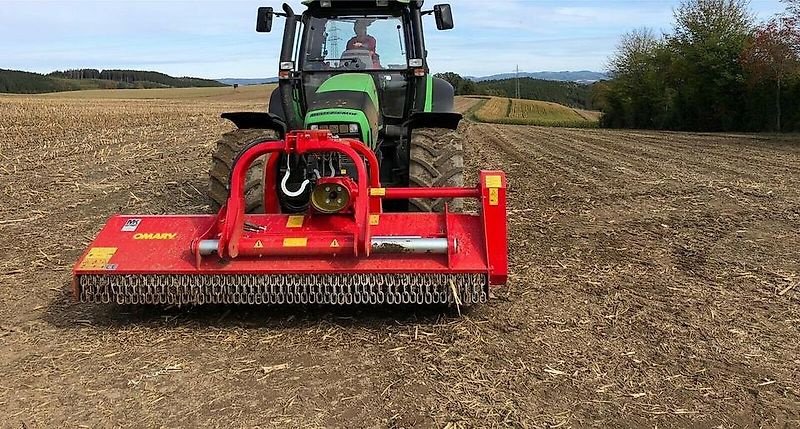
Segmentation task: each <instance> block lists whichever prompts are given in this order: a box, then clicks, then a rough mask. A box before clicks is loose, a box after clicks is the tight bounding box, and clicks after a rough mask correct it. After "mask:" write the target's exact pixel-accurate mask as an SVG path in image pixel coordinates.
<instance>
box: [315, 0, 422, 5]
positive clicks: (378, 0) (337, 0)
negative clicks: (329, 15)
mask: <svg viewBox="0 0 800 429" xmlns="http://www.w3.org/2000/svg"><path fill="white" fill-rule="evenodd" d="M320 1H321V0H303V4H304V5H306V6H308V5H311V4H313V3H320ZM328 1H330V3H331V7H333V6H334V4H335V3H344V2H345V1H342V0H328ZM350 2H352V0H350ZM360 3H364V4H365V6H367V5H369V3H375V5H378V3H404V4H408V3H411V0H361V2H360Z"/></svg>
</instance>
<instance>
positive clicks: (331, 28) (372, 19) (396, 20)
mask: <svg viewBox="0 0 800 429" xmlns="http://www.w3.org/2000/svg"><path fill="white" fill-rule="evenodd" d="M310 24H311V29H310V30H311V31H310V32H309V39H308V40H307V41H306V52H305V53H304V54H305V58H304V60H305V61H304V65H305V67H304V69H305V70H306V71H314V70H359V71H363V70H399V69H406V68H407V65H406V64H407V60H406V51H405V46H404V44H403V34H404V33H403V21H402V19H401V18H400V17H395V16H369V17H358V16H352V17H333V18H317V17H312V18H311V21H310Z"/></svg>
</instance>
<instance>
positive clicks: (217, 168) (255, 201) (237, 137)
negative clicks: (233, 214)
mask: <svg viewBox="0 0 800 429" xmlns="http://www.w3.org/2000/svg"><path fill="white" fill-rule="evenodd" d="M276 138H278V135H277V133H275V131H272V130H263V129H246V130H233V131H230V132H227V133H225V134H223V135H222V138H220V139H219V141H217V147H216V148H215V150H214V153H213V154H212V155H211V170H209V172H208V196H209V199H210V200H211V209H212V210H214V211H215V212H216V211H218V210H219V209H220V207H222V205H223V204H225V201H227V199H228V186H229V183H228V182H229V180H230V177H231V170H232V169H233V160H234V159H236V156H237V155H239V152H241V151H242V149H243V148H244V147H245V146H247V145H248V144H250V143H252V142H254V141H256V140H272V139H276ZM266 159H267V157H266V156H262V157H259V158H257V159H256V160H255V161H253V164H252V165H250V168H249V169H248V170H247V181H246V183H245V202H246V204H247V205H246V207H247V213H263V212H264V167H265V165H266Z"/></svg>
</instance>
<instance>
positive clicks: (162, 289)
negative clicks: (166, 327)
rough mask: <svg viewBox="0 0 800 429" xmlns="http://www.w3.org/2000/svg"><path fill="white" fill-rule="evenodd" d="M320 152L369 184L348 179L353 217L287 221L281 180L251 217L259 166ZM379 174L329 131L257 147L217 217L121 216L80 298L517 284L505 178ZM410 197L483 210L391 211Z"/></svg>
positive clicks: (355, 293)
mask: <svg viewBox="0 0 800 429" xmlns="http://www.w3.org/2000/svg"><path fill="white" fill-rule="evenodd" d="M308 152H337V153H339V154H341V155H344V156H347V157H349V158H350V159H352V160H353V161H354V163H355V165H356V170H357V181H355V182H353V181H352V180H350V179H348V178H341V179H342V181H341V182H336V183H338V184H341V185H342V186H343V187H345V188H347V191H348V193H349V197H350V200H351V203H350V205H349V206H348V208H347V209H345V210H343V211H342V212H340V213H336V214H324V213H319V212H314V211H313V209H312V210H310V211H309V212H308V213H306V214H304V215H287V214H281V213H280V212H279V205H278V202H277V201H276V200H275V197H274V196H275V195H276V193H275V192H274V189H273V190H272V191H271V190H270V189H269V187H273V188H274V187H275V186H276V184H275V183H268V186H267V188H268V189H267V190H266V195H265V198H267V200H266V202H267V204H265V207H266V208H267V213H265V214H245V200H244V188H245V179H246V172H247V169H248V168H249V167H250V164H251V163H252V162H253V161H254V160H256V159H257V158H259V157H261V156H264V155H268V156H269V155H275V154H279V153H284V154H298V155H300V154H304V153H308ZM277 158H279V157H278V156H269V159H270V160H274V159H277ZM270 164H274V162H273V163H270ZM377 169H378V161H377V159H376V157H375V155H374V153H373V152H372V151H371V150H370V149H369V148H368V147H367V146H365V145H364V144H363V143H361V142H359V141H357V140H352V139H339V138H335V137H334V136H332V135H331V134H330V133H329V132H328V131H326V130H319V131H296V132H291V133H289V134H287V135H286V138H285V139H284V140H282V141H264V142H258V143H255V144H252V145H250V146H249V147H248V148H247V149H246V150H245V151H243V152H242V153H241V154H240V156H239V157H238V158H237V160H236V163H235V165H234V168H233V171H232V174H231V182H230V183H231V188H230V194H229V197H228V202H227V204H226V205H225V206H223V207H222V208H221V209H220V211H219V213H218V214H217V215H170V216H125V215H116V216H113V217H112V218H111V219H110V220H109V222H108V223H107V224H106V226H105V227H104V228H103V230H102V231H100V233H99V234H98V236H97V238H96V239H95V240H94V241H93V243H92V244H91V246H90V247H89V249H88V250H87V251H86V252H85V253H84V254H83V256H82V257H81V258H80V259H79V260H78V262H77V264H76V265H75V267H74V269H73V293H74V296H75V298H76V299H78V300H80V301H89V302H118V303H170V304H198V303H200V304H202V303H207V302H219V303H229V302H230V303H272V302H276V303H279V302H281V301H282V302H297V303H300V302H316V303H377V302H381V300H384V298H382V297H383V296H384V291H383V290H382V289H384V288H386V287H390V288H394V287H395V286H396V287H397V288H398V289H396V290H395V289H392V291H385V292H387V293H388V295H391V296H392V297H393V298H391V299H390V298H386V299H385V302H389V303H392V302H390V301H394V302H398V303H400V302H414V303H423V301H424V303H437V302H442V303H444V302H460V301H464V299H465V298H466V299H467V300H470V299H471V302H481V301H484V300H485V298H486V295H487V293H488V287H489V285H501V284H504V283H505V282H506V278H507V271H508V268H507V266H508V260H507V242H506V238H507V237H506V236H507V231H506V178H505V175H504V173H503V172H500V171H481V172H480V175H479V180H480V182H479V184H478V186H477V187H475V188H453V187H447V188H383V187H381V185H380V183H379V179H378V177H379V175H378V173H377ZM267 171H269V167H268V168H267ZM268 176H269V175H268ZM408 198H475V199H477V200H479V208H480V212H479V214H461V213H451V212H449V211H447V210H445V212H443V213H383V212H382V210H381V205H382V202H383V201H384V200H389V199H408ZM295 277H296V278H295ZM284 278H290V279H293V280H286V281H285V282H284ZM315 281H321V282H322V283H324V285H323V286H324V287H323V286H320V285H314V284H311V283H313V282H315ZM237 282H242V283H245V284H246V285H250V286H249V287H250V288H249V289H247V288H244V289H242V287H240V286H239V285H237ZM476 282H477V283H476ZM476 284H478V286H480V287H479V289H481V290H479V291H477V293H478V295H480V298H476V296H478V295H476V290H475V285H476ZM276 285H279V286H280V287H278V286H276ZM386 285H388V286H386ZM351 286H352V288H353V289H351ZM262 287H263V288H262ZM376 287H377V289H376ZM409 287H411V289H409ZM415 287H416V289H414V288H415ZM470 287H471V288H472V289H473V290H472V292H470V290H468V289H469V288H470ZM254 288H255V289H254ZM276 288H277V289H276ZM326 288H327V289H326ZM403 288H405V289H403ZM248 291H249V292H248ZM254 291H257V292H254ZM431 292H432V293H433V295H431ZM409 293H410V294H411V295H409ZM415 293H416V294H417V295H416V297H415V296H414V294H415ZM337 294H338V295H337ZM404 294H405V295H404ZM426 294H427V295H426ZM437 294H438V295H437ZM428 295H430V296H433V298H430V297H428V298H424V297H425V296H428ZM309 296H311V297H312V298H311V299H309V298H308V297H309ZM314 296H316V298H314ZM376 296H380V297H381V298H380V299H377V298H375V297H376ZM403 296H407V298H403V299H401V298H402V297H403ZM470 297H472V298H470ZM418 300H419V302H417V301H418Z"/></svg>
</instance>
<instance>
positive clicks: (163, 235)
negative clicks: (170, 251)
mask: <svg viewBox="0 0 800 429" xmlns="http://www.w3.org/2000/svg"><path fill="white" fill-rule="evenodd" d="M177 236H178V234H176V233H174V232H140V233H137V234H133V239H134V240H174V239H175V237H177Z"/></svg>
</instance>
